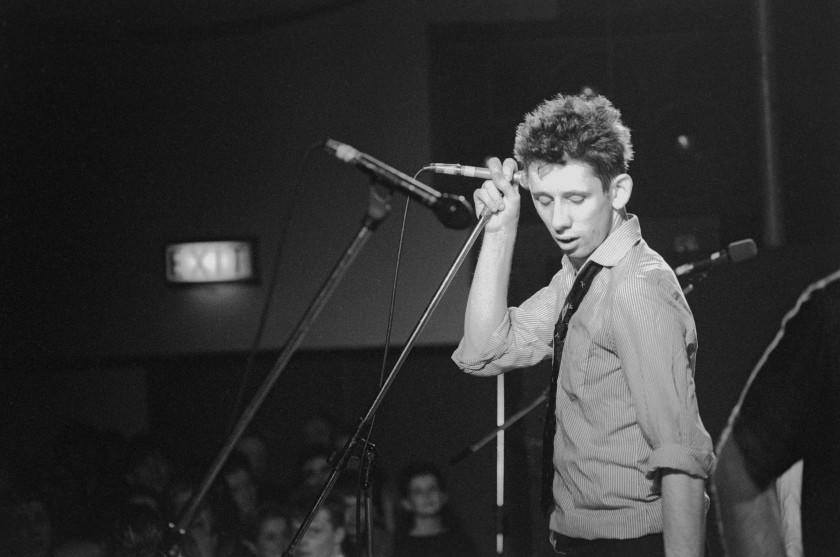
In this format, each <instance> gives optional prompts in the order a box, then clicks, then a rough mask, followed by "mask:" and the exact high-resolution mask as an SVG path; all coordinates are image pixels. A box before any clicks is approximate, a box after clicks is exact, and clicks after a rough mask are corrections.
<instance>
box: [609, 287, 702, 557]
mask: <svg viewBox="0 0 840 557" xmlns="http://www.w3.org/2000/svg"><path fill="white" fill-rule="evenodd" d="M614 320H615V321H614V332H615V339H616V349H617V352H618V355H619V357H620V358H621V364H622V367H623V369H624V373H625V376H626V378H627V384H628V386H629V388H630V392H631V396H632V398H633V405H634V408H635V409H636V415H637V419H638V421H639V426H640V427H641V429H642V432H643V433H644V435H645V438H646V439H647V440H648V443H650V445H651V447H652V449H653V452H652V454H651V456H650V459H649V462H648V466H649V467H650V469H651V471H656V472H658V473H659V474H660V475H661V480H662V507H663V508H662V514H663V535H664V539H665V554H666V555H668V556H669V557H673V556H697V557H699V556H701V555H703V552H704V545H705V533H706V520H705V511H706V495H705V490H704V487H705V479H706V478H707V477H708V475H709V473H710V472H711V468H712V465H713V462H714V454H713V450H712V440H711V437H709V434H708V433H707V432H706V430H705V428H704V427H703V423H702V421H701V420H700V415H699V411H698V407H697V399H696V396H695V392H694V366H693V361H694V354H695V350H696V336H695V332H694V323H693V319H692V317H691V312H690V311H689V309H688V306H687V305H686V303H685V299H684V298H683V297H682V295H681V294H680V293H679V290H678V285H676V284H675V283H674V282H673V281H670V280H668V277H666V276H664V275H663V276H661V277H656V276H654V277H650V278H647V279H644V278H643V279H639V278H633V279H631V280H630V282H628V283H626V284H625V285H623V286H622V287H620V288H619V291H618V292H617V293H616V300H615V306H614Z"/></svg>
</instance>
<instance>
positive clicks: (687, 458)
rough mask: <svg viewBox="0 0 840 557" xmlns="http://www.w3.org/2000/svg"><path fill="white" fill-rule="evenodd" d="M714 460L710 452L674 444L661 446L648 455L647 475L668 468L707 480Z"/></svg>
mask: <svg viewBox="0 0 840 557" xmlns="http://www.w3.org/2000/svg"><path fill="white" fill-rule="evenodd" d="M714 460H715V456H714V453H712V452H707V451H700V450H696V449H689V448H687V447H683V446H682V445H676V444H671V445H662V446H661V447H659V448H658V449H655V450H654V451H653V453H652V454H651V455H650V459H649V460H648V465H647V473H648V475H651V474H653V473H654V472H656V471H658V470H661V469H662V468H669V469H671V470H678V471H680V472H685V473H686V474H689V475H691V476H695V477H698V478H703V479H708V477H709V474H711V471H712V466H713V465H714Z"/></svg>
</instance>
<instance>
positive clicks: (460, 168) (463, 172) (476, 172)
mask: <svg viewBox="0 0 840 557" xmlns="http://www.w3.org/2000/svg"><path fill="white" fill-rule="evenodd" d="M423 170H429V171H430V172H434V173H436V174H449V175H451V176H466V177H467V178H479V179H481V180H490V179H491V178H492V177H491V176H490V169H489V168H482V167H480V166H467V165H465V164H447V163H442V162H432V163H429V164H427V165H426V166H424V167H423ZM524 178H525V172H524V171H522V170H517V171H516V172H514V173H513V178H512V179H511V183H513V184H518V185H520V186H521V185H522V182H523V180H524Z"/></svg>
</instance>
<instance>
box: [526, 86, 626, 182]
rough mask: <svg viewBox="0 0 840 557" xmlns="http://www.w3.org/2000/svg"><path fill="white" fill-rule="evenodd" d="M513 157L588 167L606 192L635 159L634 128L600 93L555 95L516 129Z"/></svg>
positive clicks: (529, 161)
mask: <svg viewBox="0 0 840 557" xmlns="http://www.w3.org/2000/svg"><path fill="white" fill-rule="evenodd" d="M513 152H514V156H515V157H516V159H517V161H519V163H520V164H521V165H522V166H523V167H525V168H527V167H528V165H529V164H530V163H531V162H533V161H544V162H547V163H555V164H563V163H564V162H565V160H566V157H568V158H570V159H574V160H579V161H583V162H586V163H588V164H589V165H591V166H592V168H593V170H594V171H595V175H596V176H598V178H599V179H600V180H601V185H602V186H603V188H604V190H606V189H607V188H608V187H609V185H610V182H611V181H612V179H613V178H615V177H616V176H618V175H619V174H621V173H623V172H626V171H627V167H628V164H629V163H630V161H631V160H633V145H632V144H631V143H630V129H629V128H627V126H625V125H624V124H623V123H622V122H621V112H619V111H618V109H617V108H615V107H614V106H613V105H612V103H611V102H610V101H609V100H608V99H607V98H606V97H603V96H601V95H586V94H581V95H562V94H560V95H557V96H556V97H554V98H553V99H550V100H547V101H545V102H543V103H542V104H540V105H539V106H538V107H537V108H536V109H534V111H533V112H530V113H528V114H526V115H525V120H524V121H523V122H522V123H521V124H519V126H518V127H517V129H516V141H515V142H514V147H513Z"/></svg>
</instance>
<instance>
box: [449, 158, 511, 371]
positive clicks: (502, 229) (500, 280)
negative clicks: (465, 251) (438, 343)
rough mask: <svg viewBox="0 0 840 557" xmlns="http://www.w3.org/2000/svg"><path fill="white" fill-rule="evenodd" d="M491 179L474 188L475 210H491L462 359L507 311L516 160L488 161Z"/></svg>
mask: <svg viewBox="0 0 840 557" xmlns="http://www.w3.org/2000/svg"><path fill="white" fill-rule="evenodd" d="M487 167H488V168H489V169H490V171H491V173H492V176H493V179H492V180H487V181H486V182H484V185H483V186H482V187H481V188H480V189H478V190H476V191H475V193H474V195H473V198H474V201H475V210H476V213H478V214H481V213H482V211H484V209H485V207H486V208H487V209H488V210H489V211H491V212H492V213H493V216H492V217H491V218H490V219H489V221H488V222H487V226H486V227H485V229H484V239H483V242H482V245H481V251H480V252H479V256H478V261H477V263H476V267H475V273H474V274H473V280H472V285H471V287H470V294H469V297H468V298H467V309H466V314H465V316H464V341H463V343H462V353H461V356H462V357H463V358H464V359H467V360H469V359H472V358H477V357H478V356H479V355H481V353H482V350H483V348H484V345H485V343H486V342H487V339H488V338H489V337H490V335H491V334H492V333H493V331H495V330H496V328H497V327H498V326H499V324H500V323H501V322H502V320H503V319H504V315H505V311H506V310H507V293H508V282H509V278H510V268H511V262H512V260H513V247H514V243H515V241H516V227H517V223H518V222H519V206H520V196H519V190H518V189H517V186H515V185H513V184H511V183H510V179H511V176H513V173H514V171H515V170H516V162H515V161H514V160H513V159H506V160H505V162H504V164H502V163H501V162H500V161H499V159H497V158H492V159H490V160H488V161H487Z"/></svg>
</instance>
